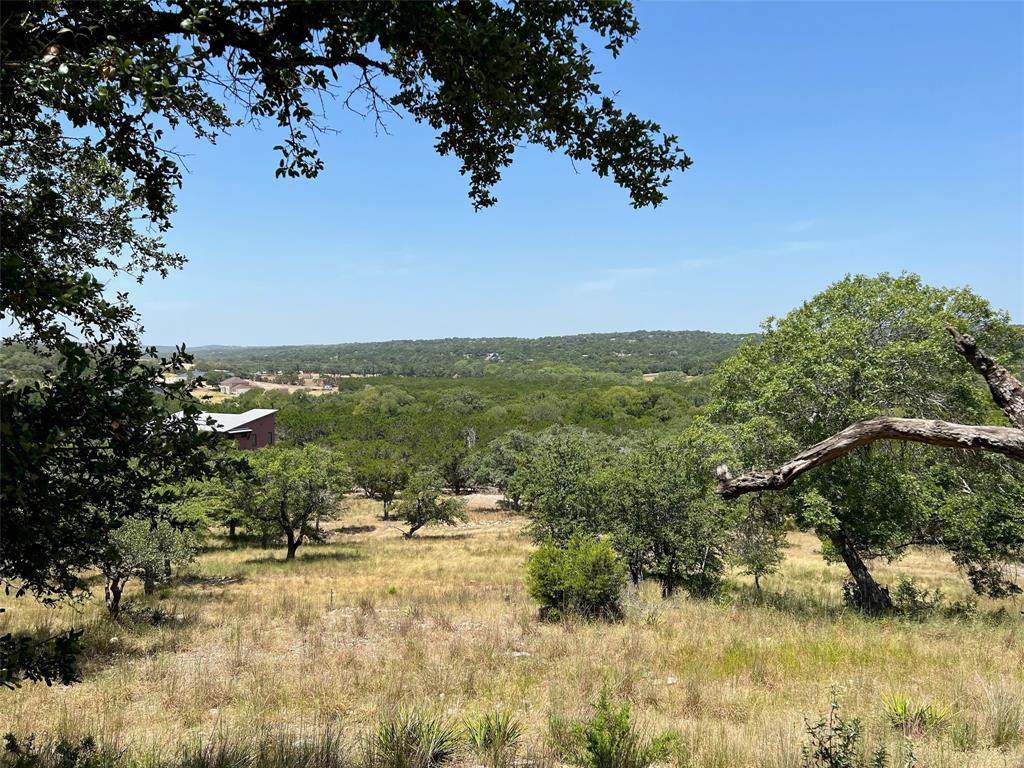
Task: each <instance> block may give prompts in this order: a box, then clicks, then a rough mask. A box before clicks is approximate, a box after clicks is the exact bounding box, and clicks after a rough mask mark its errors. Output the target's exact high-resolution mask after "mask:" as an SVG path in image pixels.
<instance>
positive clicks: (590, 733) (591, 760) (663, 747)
mask: <svg viewBox="0 0 1024 768" xmlns="http://www.w3.org/2000/svg"><path fill="white" fill-rule="evenodd" d="M551 740H552V742H553V743H554V745H555V750H556V752H557V753H558V756H559V757H560V758H561V759H562V760H564V761H565V762H567V763H569V764H570V765H573V766H576V768H650V766H652V765H654V764H655V763H660V762H663V761H665V760H667V759H668V757H669V755H670V754H671V752H672V747H673V745H674V744H675V741H676V739H675V735H674V734H672V733H669V732H666V733H661V734H658V735H656V736H650V735H648V734H647V733H645V732H644V730H643V729H641V728H638V727H637V726H636V725H635V724H634V723H633V722H632V720H631V719H630V713H629V705H628V704H625V703H623V704H618V703H616V702H615V701H613V699H612V696H611V693H610V692H609V690H608V687H607V686H605V687H603V688H602V689H601V693H600V695H599V697H598V699H597V701H596V702H595V704H594V713H593V715H592V716H591V717H589V718H587V719H582V720H577V721H570V722H566V721H563V720H560V719H557V718H555V719H552V721H551Z"/></svg>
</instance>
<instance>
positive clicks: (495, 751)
mask: <svg viewBox="0 0 1024 768" xmlns="http://www.w3.org/2000/svg"><path fill="white" fill-rule="evenodd" d="M522 738H523V727H522V725H521V724H520V722H519V720H517V719H516V717H515V715H513V714H512V713H511V712H508V711H500V710H498V711H494V712H487V713H485V714H483V715H480V716H479V717H477V718H474V719H471V720H469V721H467V722H466V739H467V741H469V747H470V749H471V750H472V752H473V754H474V755H475V756H476V758H477V760H479V761H480V762H481V764H483V765H485V766H487V768H508V766H510V765H512V763H513V762H514V761H515V759H516V754H517V753H518V751H519V744H520V742H521V741H522Z"/></svg>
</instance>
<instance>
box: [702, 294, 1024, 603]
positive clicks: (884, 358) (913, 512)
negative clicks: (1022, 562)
mask: <svg viewBox="0 0 1024 768" xmlns="http://www.w3.org/2000/svg"><path fill="white" fill-rule="evenodd" d="M947 326H949V327H950V328H953V329H954V330H953V331H952V333H953V335H954V339H955V341H956V344H957V349H958V350H959V351H960V354H961V355H963V356H964V357H966V358H967V359H968V360H969V361H971V362H972V363H973V364H974V365H975V368H976V369H977V370H979V371H980V372H982V374H983V375H984V376H985V378H986V380H987V381H988V382H989V385H990V389H991V393H992V396H993V397H994V399H995V401H996V403H997V404H998V405H999V406H1000V408H1002V409H1003V411H1004V412H1005V413H1006V415H1007V416H1008V417H1009V418H1010V419H1011V422H1012V423H1013V424H1015V425H1017V426H1014V427H1006V426H976V427H973V426H966V425H967V424H971V423H974V424H980V425H984V424H985V422H986V421H990V420H992V419H993V418H994V414H993V413H992V408H991V405H990V403H989V402H988V396H987V394H986V392H985V391H984V388H983V387H981V386H980V385H979V382H978V380H977V379H976V378H975V376H974V372H973V371H971V370H970V369H969V368H967V367H966V366H964V365H963V361H962V360H961V359H960V357H958V356H957V355H956V354H955V353H954V350H953V348H952V347H951V346H950V345H949V342H948V338H949V336H948V333H947V331H946V327H947ZM956 329H964V330H969V331H970V332H971V333H972V334H974V335H976V336H977V337H978V338H979V339H980V340H981V341H982V343H984V345H985V346H986V348H987V349H990V350H993V351H996V352H998V353H1001V354H1004V355H1005V356H1006V358H1007V360H1016V361H1018V362H1019V355H1020V353H1021V349H1022V345H1021V340H1020V336H1019V331H1018V330H1017V329H1015V328H1013V327H1012V326H1010V324H1009V323H1008V321H1007V318H1006V316H1005V315H1004V314H1001V313H998V312H995V311H993V310H992V308H991V307H990V306H989V305H988V304H987V302H985V301H984V300H982V299H980V298H979V297H978V296H976V295H975V294H973V293H972V292H970V291H969V290H966V289H964V290H948V289H939V288H930V287H927V286H924V285H922V284H921V282H920V280H919V279H918V278H917V277H916V276H913V275H905V276H901V277H890V276H888V275H881V276H879V277H876V278H867V277H862V276H858V277H848V278H846V279H845V280H842V281H840V282H839V283H836V284H835V285H833V286H831V287H830V288H829V289H828V290H826V291H825V292H823V293H821V294H819V295H818V296H816V297H815V298H814V299H812V300H811V301H809V302H807V303H806V304H804V305H803V306H802V307H800V308H798V309H796V310H794V311H793V312H791V313H790V314H789V315H787V316H786V317H785V318H783V319H782V320H774V319H772V320H769V321H768V322H766V323H765V326H764V331H765V333H764V337H763V340H762V341H761V342H760V343H758V344H749V345H746V346H744V347H742V348H741V349H740V351H739V352H738V353H737V354H736V355H735V356H734V357H733V358H732V359H730V360H729V361H727V362H726V363H725V364H723V366H722V367H721V369H720V370H719V372H718V374H717V375H716V385H715V386H716V397H717V400H716V403H715V404H714V407H713V409H714V412H715V415H716V417H717V418H718V419H720V420H722V421H726V422H732V423H741V422H743V421H745V420H749V419H750V418H752V417H753V416H755V415H762V416H765V417H767V418H769V419H771V420H772V421H773V422H774V423H775V424H776V425H777V426H778V427H779V430H780V432H781V434H784V435H785V436H786V438H787V440H788V441H789V445H790V446H793V445H812V447H811V448H809V449H807V450H805V451H804V452H802V453H801V454H799V455H798V456H797V457H796V458H795V459H793V460H791V461H789V462H787V463H785V464H783V465H782V467H781V468H780V469H779V470H775V471H769V472H756V473H753V474H749V475H745V476H742V477H739V478H732V477H731V475H730V473H729V470H728V468H727V466H725V465H723V466H722V467H720V468H719V484H718V492H719V493H720V494H721V495H722V496H724V497H726V498H735V497H737V496H740V495H742V494H744V493H749V492H754V491H763V490H779V489H783V488H787V487H789V486H790V485H793V491H792V493H793V494H794V495H795V496H796V498H797V499H798V502H797V504H798V506H799V507H800V511H799V512H798V514H797V515H796V519H797V522H798V524H800V525H802V526H804V527H807V528H811V529H813V530H814V531H815V532H816V533H817V534H818V536H819V537H820V538H821V539H822V540H823V541H824V542H825V544H826V545H827V549H826V554H827V555H828V556H829V557H833V558H835V559H837V560H841V561H842V562H843V563H845V564H846V566H847V567H848V568H849V570H850V574H851V576H852V578H853V579H854V581H855V583H856V593H857V594H858V595H859V598H860V600H861V601H862V605H863V606H864V607H865V608H866V609H868V610H882V609H885V608H888V607H889V606H890V605H891V600H890V598H889V595H888V593H887V591H886V590H885V589H884V588H883V587H881V586H880V585H879V584H878V583H877V582H876V581H875V579H874V578H873V576H872V574H871V572H870V569H869V568H868V565H867V561H869V560H870V559H872V558H877V557H884V558H889V559H892V558H896V557H898V556H899V555H900V554H901V553H902V552H903V551H904V550H905V548H906V547H907V546H909V545H911V544H914V543H933V544H939V545H941V546H943V547H945V548H947V549H948V550H949V551H950V552H951V553H952V554H953V557H954V559H955V560H956V561H957V563H958V564H959V565H960V566H961V567H962V568H963V569H964V571H965V572H966V573H967V574H968V576H969V577H970V579H971V582H972V584H973V585H974V587H975V588H976V589H979V590H982V591H987V592H989V593H999V592H1000V591H1002V590H1006V589H1010V588H1012V586H1011V585H1010V583H1009V582H1008V581H1007V579H1006V578H1004V577H1003V575H1002V570H1001V568H1002V565H1003V563H1005V562H1007V561H1012V560H1015V559H1019V558H1020V557H1021V555H1022V547H1024V518H1022V516H1021V509H1022V508H1024V506H1022V503H1021V500H1022V499H1024V467H1022V466H1021V464H1020V463H1019V462H1020V461H1022V460H1024V431H1022V430H1021V429H1020V428H1019V427H1020V426H1024V389H1022V388H1021V387H1020V384H1019V382H1017V381H1016V379H1015V378H1014V377H1013V376H1012V375H1011V374H1010V373H1009V372H1008V370H1007V369H1006V368H1004V367H1003V366H1001V365H999V364H997V363H996V362H995V360H994V359H993V358H991V357H989V356H988V355H985V354H984V353H982V352H980V351H979V349H978V347H977V345H976V344H975V342H974V339H973V337H967V336H965V335H964V334H963V333H962V332H961V331H960V330H956ZM910 414H913V415H914V416H915V417H917V418H907V415H910ZM851 425H852V426H851ZM922 444H932V445H939V446H945V447H955V448H962V449H983V452H980V453H979V452H977V451H963V450H958V451H954V452H951V453H945V454H941V453H936V452H935V450H934V448H932V447H930V446H928V445H922ZM860 446H867V447H866V448H865V450H861V451H856V452H853V450H854V449H855V448H857V447H860ZM779 453H780V451H779V450H776V451H775V452H774V453H773V454H772V456H770V457H769V456H765V457H764V458H762V459H761V460H760V461H751V462H749V463H748V465H751V464H753V465H758V464H760V465H762V466H763V465H765V464H770V463H772V462H777V461H778V455H779ZM811 468H817V471H816V472H813V473H807V470H809V469H811ZM996 478H998V479H996Z"/></svg>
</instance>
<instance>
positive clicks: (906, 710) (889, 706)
mask: <svg viewBox="0 0 1024 768" xmlns="http://www.w3.org/2000/svg"><path fill="white" fill-rule="evenodd" d="M884 708H885V715H886V717H887V718H888V719H889V723H890V724H891V725H892V727H893V728H896V729H897V730H899V731H902V732H903V735H905V736H907V737H910V736H920V735H922V734H925V733H930V732H934V731H938V730H941V729H942V728H944V727H945V726H946V724H947V723H948V722H949V711H948V710H947V709H946V708H945V707H943V706H941V705H939V704H936V703H934V702H928V703H925V704H915V703H914V702H913V701H911V699H910V698H909V697H908V696H905V695H904V694H902V693H894V694H893V695H892V696H890V697H889V698H887V699H886V700H885V703H884Z"/></svg>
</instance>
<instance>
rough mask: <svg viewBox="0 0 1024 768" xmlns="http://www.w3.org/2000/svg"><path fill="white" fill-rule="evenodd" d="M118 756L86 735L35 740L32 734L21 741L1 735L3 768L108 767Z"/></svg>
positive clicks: (7, 735) (0, 755)
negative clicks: (79, 738)
mask: <svg viewBox="0 0 1024 768" xmlns="http://www.w3.org/2000/svg"><path fill="white" fill-rule="evenodd" d="M120 758H121V755H120V754H119V753H118V752H116V751H113V750H109V749H100V748H99V747H98V746H97V744H96V740H95V739H94V738H93V737H91V736H86V737H84V738H83V739H81V740H80V741H77V742H74V741H67V740H66V739H58V740H56V741H53V740H46V741H44V742H42V743H37V742H36V739H35V737H34V736H29V737H28V738H26V739H24V740H20V739H18V738H17V737H16V736H15V735H14V734H13V733H8V734H6V735H5V736H4V748H3V753H2V754H0V766H3V768H110V767H111V766H116V765H117V764H118V762H119V761H120Z"/></svg>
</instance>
